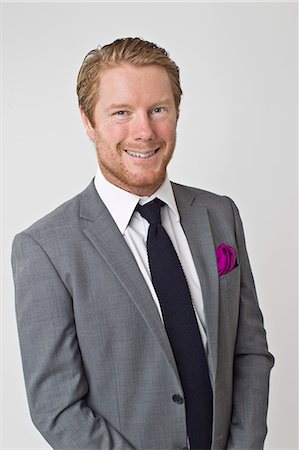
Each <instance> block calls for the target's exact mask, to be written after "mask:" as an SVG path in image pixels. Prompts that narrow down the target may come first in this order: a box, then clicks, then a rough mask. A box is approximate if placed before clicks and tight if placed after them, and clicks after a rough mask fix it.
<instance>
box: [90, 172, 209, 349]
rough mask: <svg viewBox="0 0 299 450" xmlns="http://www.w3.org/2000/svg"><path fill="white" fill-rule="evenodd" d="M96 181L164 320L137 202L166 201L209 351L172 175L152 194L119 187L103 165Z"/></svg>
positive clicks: (166, 219) (164, 217)
mask: <svg viewBox="0 0 299 450" xmlns="http://www.w3.org/2000/svg"><path fill="white" fill-rule="evenodd" d="M94 184H95V188H96V190H97V192H98V194H99V196H100V197H101V199H102V201H103V202H104V204H105V205H106V207H107V209H108V211H109V212H110V214H111V216H112V217H113V219H114V221H115V223H116V225H117V226H118V228H119V230H120V232H121V233H122V235H123V236H124V239H125V240H126V242H127V244H128V246H129V248H130V250H131V251H132V253H133V255H134V257H135V259H136V262H137V264H138V267H139V269H140V271H141V273H142V275H143V277H144V279H145V281H146V283H147V285H148V288H149V290H150V292H151V294H152V297H153V299H154V301H155V304H156V306H157V308H158V311H159V314H160V317H161V320H162V321H163V316H162V313H161V308H160V303H159V300H158V297H157V294H156V292H155V289H154V286H153V284H152V281H151V275H150V269H149V265H148V257H147V250H146V239H147V233H148V227H149V223H148V221H147V220H146V219H144V218H143V217H142V216H141V215H140V213H139V212H137V211H135V207H136V206H137V204H138V203H140V204H141V205H144V204H145V203H148V202H150V201H151V200H153V199H154V198H156V197H158V198H159V199H160V200H162V201H163V202H164V203H165V204H166V205H165V206H164V207H163V208H162V209H161V222H162V225H163V227H164V228H165V230H166V232H167V233H168V236H169V237H170V239H171V242H172V244H173V246H174V248H175V250H176V252H177V255H178V257H179V260H180V262H181V265H182V267H183V271H184V273H185V276H186V279H187V283H188V286H189V290H190V293H191V298H192V302H193V305H194V309H195V314H196V318H197V322H198V326H199V330H200V333H201V337H202V341H203V345H204V348H205V351H206V353H207V351H208V349H207V336H206V331H205V326H206V323H205V316H204V308H203V300H202V292H201V287H200V282H199V279H198V275H197V272H196V269H195V266H194V262H193V258H192V255H191V251H190V248H189V244H188V241H187V238H186V236H185V233H184V231H183V228H182V226H181V223H180V215H179V212H178V209H177V206H176V202H175V198H174V194H173V190H172V187H171V183H170V181H169V179H168V178H167V177H166V179H165V181H164V183H163V184H162V185H161V186H160V187H159V189H158V190H157V191H156V192H155V193H154V194H153V195H151V196H150V197H140V196H138V195H135V194H132V193H130V192H128V191H125V190H123V189H120V188H119V187H117V186H115V185H114V184H112V183H110V182H109V181H107V180H106V178H105V177H104V176H103V174H102V172H101V171H100V169H98V171H97V173H96V177H95V180H94Z"/></svg>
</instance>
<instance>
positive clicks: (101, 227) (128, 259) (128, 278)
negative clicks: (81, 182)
mask: <svg viewBox="0 0 299 450" xmlns="http://www.w3.org/2000/svg"><path fill="white" fill-rule="evenodd" d="M80 216H81V217H82V218H84V219H87V220H88V222H87V223H86V222H85V226H84V228H83V232H84V233H85V235H86V236H87V237H88V239H89V240H90V242H91V243H92V245H93V246H94V247H95V248H96V249H97V251H98V252H99V254H100V255H101V256H102V257H103V259H104V260H105V262H106V263H107V264H108V266H109V267H110V269H111V270H112V271H113V273H114V274H115V276H116V277H117V278H118V280H119V282H120V283H121V285H122V286H123V288H124V289H125V291H126V292H127V294H128V295H129V297H130V298H131V300H132V301H133V303H134V304H135V306H136V308H137V309H138V311H139V312H140V314H141V316H142V317H143V319H144V320H145V322H146V324H147V325H148V327H149V328H150V330H151V332H152V333H153V335H154V336H155V338H156V339H157V341H158V343H159V345H160V347H161V349H162V351H163V353H164V354H165V356H166V358H167V359H168V361H169V363H170V365H171V366H172V368H173V370H174V371H175V373H176V376H177V378H178V380H179V375H178V372H177V368H176V363H175V360H174V357H173V353H172V350H171V347H170V344H169V341H168V337H167V334H166V331H165V327H164V325H163V322H162V320H161V318H160V315H159V312H158V309H157V307H156V305H155V303H154V300H153V298H152V295H151V293H150V291H149V289H148V287H147V284H146V282H145V280H144V278H143V276H142V274H141V272H140V270H139V267H138V265H137V263H136V261H135V258H134V256H133V254H132V252H131V251H130V249H129V247H128V246H127V244H126V241H125V239H124V237H123V236H122V234H121V233H120V231H119V229H118V227H117V225H116V224H115V222H114V220H113V219H112V217H111V215H110V213H109V211H108V210H107V208H106V206H105V205H104V203H103V202H102V200H101V198H100V197H99V195H98V193H97V192H96V190H95V187H94V184H93V182H92V183H91V184H90V185H89V186H88V188H87V189H86V190H85V191H83V193H82V194H81V198H80Z"/></svg>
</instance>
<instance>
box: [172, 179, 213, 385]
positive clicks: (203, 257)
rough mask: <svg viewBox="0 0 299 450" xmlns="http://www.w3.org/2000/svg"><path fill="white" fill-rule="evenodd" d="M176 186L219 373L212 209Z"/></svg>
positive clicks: (210, 358) (186, 190) (210, 341)
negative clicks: (211, 222)
mask: <svg viewBox="0 0 299 450" xmlns="http://www.w3.org/2000/svg"><path fill="white" fill-rule="evenodd" d="M173 189H174V194H175V198H176V202H177V206H178V210H179V213H180V218H181V224H182V227H183V229H184V232H185V234H186V237H187V240H188V243H189V246H190V250H191V253H192V256H193V260H194V264H195V267H196V270H197V273H198V276H199V280H200V284H201V289H202V295H203V303H204V311H205V318H206V326H207V329H206V332H207V335H208V346H209V360H210V363H211V365H210V367H212V368H213V370H212V374H213V376H214V377H215V374H216V369H217V367H216V364H217V347H218V313H219V284H218V270H217V261H216V256H215V244H214V240H213V235H212V230H211V224H210V220H209V215H208V210H207V208H206V207H204V206H202V205H200V202H199V200H198V198H197V197H196V196H195V195H194V194H193V192H192V191H191V190H188V189H186V188H184V187H182V186H179V185H175V184H173Z"/></svg>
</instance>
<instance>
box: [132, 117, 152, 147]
mask: <svg viewBox="0 0 299 450" xmlns="http://www.w3.org/2000/svg"><path fill="white" fill-rule="evenodd" d="M131 136H132V138H133V139H134V140H135V141H143V142H147V141H150V140H152V139H154V137H155V133H154V128H153V124H152V122H151V119H150V117H149V116H148V114H147V113H145V112H139V113H136V115H135V117H134V119H133V120H132V122H131Z"/></svg>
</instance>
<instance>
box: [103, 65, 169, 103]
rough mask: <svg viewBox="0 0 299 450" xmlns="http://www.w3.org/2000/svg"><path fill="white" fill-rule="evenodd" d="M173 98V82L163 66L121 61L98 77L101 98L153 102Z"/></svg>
mask: <svg viewBox="0 0 299 450" xmlns="http://www.w3.org/2000/svg"><path fill="white" fill-rule="evenodd" d="M162 98H163V99H166V98H167V99H168V100H169V101H173V100H174V96H173V92H172V87H171V82H170V79H169V76H168V73H167V71H166V69H165V68H164V67H161V66H158V65H154V64H151V65H146V66H136V65H133V64H128V63H125V64H119V65H117V66H113V67H109V68H106V69H104V70H103V72H101V74H100V79H99V100H98V101H99V102H103V103H105V104H107V103H115V102H126V103H127V102H136V101H137V102H140V101H141V100H142V101H143V102H152V103H155V102H157V101H159V100H161V99H162Z"/></svg>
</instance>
